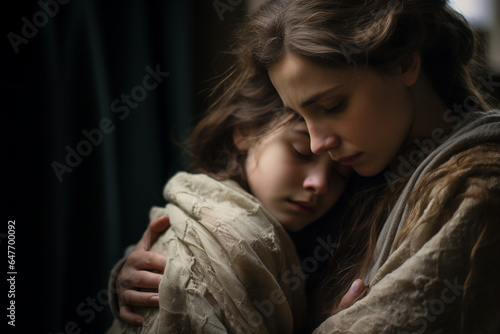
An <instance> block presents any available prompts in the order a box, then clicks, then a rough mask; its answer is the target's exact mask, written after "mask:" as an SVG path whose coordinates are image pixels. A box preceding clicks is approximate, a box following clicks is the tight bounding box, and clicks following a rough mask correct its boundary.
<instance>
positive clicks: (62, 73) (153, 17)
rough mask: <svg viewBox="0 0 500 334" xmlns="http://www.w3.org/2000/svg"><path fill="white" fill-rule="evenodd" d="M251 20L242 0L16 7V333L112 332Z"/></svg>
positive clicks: (8, 65)
mask: <svg viewBox="0 0 500 334" xmlns="http://www.w3.org/2000/svg"><path fill="white" fill-rule="evenodd" d="M220 3H223V4H224V5H225V6H221V5H220ZM216 5H217V6H218V7H217V6H216ZM244 11H245V2H244V1H239V2H237V1H232V4H229V3H228V2H226V1H212V0H199V1H194V0H182V1H174V0H165V1H133V0H125V1H95V0H72V1H69V0H57V1H56V0H41V1H17V2H15V1H10V2H9V3H8V4H6V8H4V10H3V15H4V20H3V22H4V36H5V38H4V44H3V46H4V49H3V53H4V55H5V56H6V59H7V60H6V61H5V60H4V66H5V67H4V75H2V90H1V92H2V96H3V97H2V104H1V115H2V122H1V123H2V131H1V133H2V140H1V142H2V187H1V188H2V192H3V196H2V197H3V198H4V201H2V202H3V203H4V205H5V206H4V207H3V209H2V219H3V220H2V230H0V244H1V246H2V247H1V248H2V252H1V253H2V254H4V255H3V256H4V257H3V260H2V261H4V262H3V263H4V265H3V266H2V267H3V268H4V272H5V274H4V279H2V281H3V282H4V284H5V282H7V283H8V284H7V285H6V286H5V289H4V290H2V295H3V296H4V297H3V298H2V301H3V303H2V309H3V312H4V315H2V318H3V320H2V321H3V322H4V323H8V322H9V321H12V319H14V322H13V324H15V327H14V326H12V323H11V325H9V324H7V325H6V327H4V328H8V330H9V331H8V333H53V334H55V333H103V332H105V330H106V329H107V328H108V327H109V325H110V324H111V320H112V318H111V313H110V311H109V307H108V299H107V297H106V292H107V291H106V289H107V280H108V275H109V271H110V270H111V268H112V266H113V264H114V263H115V262H116V261H118V260H119V259H120V258H121V257H122V254H123V251H124V249H125V248H126V246H128V245H130V244H132V243H134V242H136V241H137V240H138V239H139V238H140V236H141V235H142V232H143V231H144V229H145V227H146V226H147V224H148V211H149V208H150V207H151V206H152V205H163V204H164V200H163V198H162V188H163V185H164V183H165V182H166V180H167V179H168V178H169V177H170V176H171V175H172V174H173V173H174V172H175V171H177V170H179V169H183V168H185V167H186V164H187V163H188V159H187V158H186V156H185V155H184V154H183V151H182V149H181V148H180V147H179V145H178V143H182V141H183V140H184V139H185V138H186V136H187V134H188V133H189V130H190V128H191V127H192V125H193V124H194V122H195V121H196V119H197V116H198V115H199V114H200V112H201V111H203V110H204V109H205V108H206V106H207V103H208V102H209V101H208V100H207V96H208V90H207V89H208V88H209V87H211V85H212V82H211V81H209V79H211V78H213V76H215V75H217V74H220V73H221V71H222V69H223V68H224V67H225V64H224V63H225V61H226V60H225V59H226V58H225V57H224V56H221V55H220V51H223V50H224V49H226V46H227V41H228V36H229V34H230V33H231V28H232V27H233V24H234V22H236V21H237V19H238V18H239V17H241V15H242V14H243V13H244ZM4 59H5V57H4ZM9 226H10V227H9ZM9 229H10V230H11V231H9ZM11 235H13V236H11ZM11 239H12V241H10V240H11ZM9 242H10V245H11V246H13V247H14V248H10V249H8V245H9ZM8 250H11V251H12V252H13V253H10V254H8ZM8 255H11V257H10V258H9V257H8ZM12 255H13V256H12ZM9 260H11V261H13V262H11V263H12V264H11V265H12V267H10V268H9V267H8V265H9V264H8V261H9ZM9 273H13V274H9ZM7 279H10V280H9V281H7ZM9 291H10V292H12V293H13V294H14V295H10V297H9V296H7V294H8V292H9ZM13 302H14V304H12V303H13ZM11 305H14V308H15V309H14V310H12V306H11ZM7 308H11V310H7ZM5 315H10V318H9V317H6V316H5ZM13 316H14V317H13Z"/></svg>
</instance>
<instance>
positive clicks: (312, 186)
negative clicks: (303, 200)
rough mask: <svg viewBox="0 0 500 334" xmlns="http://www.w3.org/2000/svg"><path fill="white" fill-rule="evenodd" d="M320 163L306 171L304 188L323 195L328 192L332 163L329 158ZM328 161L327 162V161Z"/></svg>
mask: <svg viewBox="0 0 500 334" xmlns="http://www.w3.org/2000/svg"><path fill="white" fill-rule="evenodd" d="M324 158H325V159H322V160H323V161H321V162H320V163H317V164H315V165H312V166H310V167H309V168H308V169H307V171H306V176H305V178H304V182H303V187H304V189H306V190H308V191H310V192H312V193H314V194H316V195H321V194H324V193H326V192H327V191H328V187H329V180H330V173H331V172H332V171H331V168H330V166H331V165H330V164H331V161H330V159H329V158H328V157H324ZM327 159H328V161H325V160H327Z"/></svg>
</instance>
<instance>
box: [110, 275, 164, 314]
mask: <svg viewBox="0 0 500 334" xmlns="http://www.w3.org/2000/svg"><path fill="white" fill-rule="evenodd" d="M161 278H162V274H157V273H153V272H150V271H145V270H131V271H126V272H122V273H121V274H120V275H119V276H118V278H117V280H116V286H117V287H118V293H120V292H121V291H124V290H128V289H153V290H155V291H157V290H158V286H159V285H160V281H161ZM132 305H135V304H132Z"/></svg>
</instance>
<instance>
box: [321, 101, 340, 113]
mask: <svg viewBox="0 0 500 334" xmlns="http://www.w3.org/2000/svg"><path fill="white" fill-rule="evenodd" d="M344 107H345V100H342V101H340V102H339V103H338V104H337V105H335V107H333V108H330V109H326V108H325V109H324V112H325V113H327V114H334V113H339V112H341V111H342V110H343V109H344Z"/></svg>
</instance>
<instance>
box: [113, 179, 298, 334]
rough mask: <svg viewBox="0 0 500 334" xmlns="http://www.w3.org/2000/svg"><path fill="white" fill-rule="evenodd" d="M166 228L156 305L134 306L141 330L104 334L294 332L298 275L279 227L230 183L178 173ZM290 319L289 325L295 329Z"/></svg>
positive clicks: (158, 211) (121, 327) (170, 186)
mask: <svg viewBox="0 0 500 334" xmlns="http://www.w3.org/2000/svg"><path fill="white" fill-rule="evenodd" d="M164 195H165V198H166V199H167V201H169V202H170V203H169V204H168V205H167V206H166V208H154V209H153V210H152V213H151V218H155V217H160V216H162V215H168V216H169V217H170V223H171V227H170V228H169V229H168V230H167V231H166V232H165V233H164V234H162V235H161V236H160V238H159V239H158V240H157V242H156V243H155V244H154V246H153V248H152V250H153V251H156V252H160V253H164V254H167V255H168V256H167V264H166V268H165V272H164V275H163V278H162V280H161V283H160V287H159V296H160V301H159V303H160V307H159V310H158V309H156V308H145V309H136V310H135V311H136V312H140V313H142V314H144V316H145V322H144V325H143V326H142V327H137V326H130V325H127V324H125V323H123V322H122V323H120V321H119V320H115V323H114V324H113V327H112V328H111V329H110V330H109V332H108V333H110V334H111V333H293V332H294V330H295V331H297V329H298V328H299V327H300V324H299V323H298V321H300V320H303V318H304V314H305V310H306V300H305V293H304V281H303V277H304V275H303V273H302V271H301V267H300V261H299V258H298V256H297V254H296V251H295V247H294V245H293V243H292V241H291V240H290V238H289V237H288V235H287V233H286V231H285V230H284V229H283V228H282V226H281V225H280V224H279V223H278V222H277V221H276V220H275V219H274V218H273V217H272V216H271V215H270V214H269V213H268V212H267V211H266V210H265V209H264V208H263V207H262V206H261V205H260V204H259V202H258V201H257V200H256V199H255V198H254V197H253V196H251V195H249V194H248V193H246V192H244V191H243V190H242V189H241V188H239V187H238V186H237V185H236V184H235V183H232V182H218V181H216V180H214V179H212V178H210V177H208V176H206V175H201V174H200V175H192V174H187V173H178V174H177V175H176V176H174V177H173V178H172V179H171V180H170V181H169V182H168V183H167V185H166V187H165V191H164ZM294 322H295V324H294Z"/></svg>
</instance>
